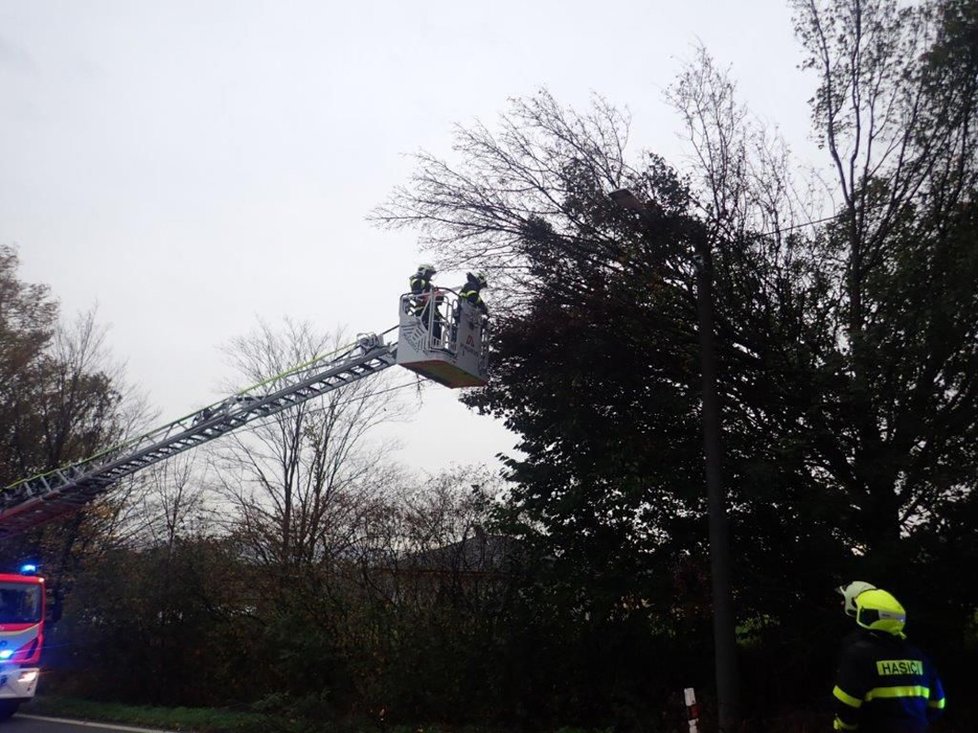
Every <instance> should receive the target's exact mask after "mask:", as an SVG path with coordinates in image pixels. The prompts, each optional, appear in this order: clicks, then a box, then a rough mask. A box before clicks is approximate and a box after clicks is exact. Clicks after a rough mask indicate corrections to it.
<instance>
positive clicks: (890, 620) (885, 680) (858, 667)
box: [832, 580, 944, 733]
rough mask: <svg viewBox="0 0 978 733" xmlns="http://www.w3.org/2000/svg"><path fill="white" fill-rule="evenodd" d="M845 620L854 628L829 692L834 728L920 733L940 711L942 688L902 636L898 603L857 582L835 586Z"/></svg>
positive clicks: (925, 660) (927, 664) (872, 732)
mask: <svg viewBox="0 0 978 733" xmlns="http://www.w3.org/2000/svg"><path fill="white" fill-rule="evenodd" d="M837 590H838V592H839V593H841V594H842V596H843V599H844V600H843V605H844V608H845V612H846V615H847V616H852V617H853V618H855V620H856V623H857V624H858V625H859V627H860V628H859V630H858V631H857V632H855V633H854V634H853V635H852V636H850V637H848V638H847V639H846V643H845V648H844V649H843V652H842V659H841V661H840V664H839V671H838V674H837V675H836V685H835V689H833V690H832V695H833V697H834V698H835V711H836V715H835V723H834V726H833V727H834V728H835V730H842V731H857V730H858V731H860V733H923V732H924V731H926V730H927V727H928V725H929V724H930V723H931V722H932V721H933V720H934V719H936V718H937V717H938V716H940V714H941V713H942V712H943V710H944V690H943V688H942V686H941V680H940V678H939V677H938V675H937V670H935V669H934V666H933V664H931V662H930V660H929V659H928V658H927V657H926V656H925V655H924V654H923V653H922V652H921V651H920V650H919V649H917V648H916V647H915V646H913V645H912V644H910V643H909V642H908V641H907V640H906V639H907V637H906V634H904V633H903V627H904V624H905V623H906V620H907V614H906V611H905V610H904V609H903V606H901V605H900V602H899V601H897V599H896V598H894V597H893V596H892V595H891V594H890V593H888V592H886V591H885V590H881V589H879V588H876V587H875V586H873V585H872V584H870V583H866V582H864V581H861V580H857V581H855V582H852V583H849V584H848V585H845V586H841V587H839V588H838V589H837Z"/></svg>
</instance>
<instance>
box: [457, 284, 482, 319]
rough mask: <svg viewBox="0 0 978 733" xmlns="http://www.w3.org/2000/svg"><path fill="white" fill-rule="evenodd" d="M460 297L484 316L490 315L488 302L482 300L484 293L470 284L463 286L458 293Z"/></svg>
mask: <svg viewBox="0 0 978 733" xmlns="http://www.w3.org/2000/svg"><path fill="white" fill-rule="evenodd" d="M458 297H459V298H461V299H462V300H464V301H465V302H467V303H468V304H469V305H473V306H475V307H476V308H478V309H479V310H480V311H482V314H483V315H486V316H488V315H489V308H488V307H487V306H486V302H485V301H484V300H483V299H482V293H480V292H479V290H478V289H477V288H475V287H473V286H472V285H471V284H470V283H466V284H465V285H463V286H462V289H461V290H459V292H458Z"/></svg>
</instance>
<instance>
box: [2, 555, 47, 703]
mask: <svg viewBox="0 0 978 733" xmlns="http://www.w3.org/2000/svg"><path fill="white" fill-rule="evenodd" d="M33 572H36V567H34V566H32V565H25V566H24V567H23V568H22V570H21V574H13V573H0V719H4V718H9V717H10V716H11V715H13V714H14V713H15V712H16V711H17V707H18V706H19V705H20V703H22V702H26V701H28V700H30V699H31V698H33V697H34V693H35V692H36V691H37V678H38V676H39V674H40V663H41V647H42V645H43V644H44V613H45V599H44V595H45V594H44V578H41V577H38V576H37V575H34V574H32V573H33Z"/></svg>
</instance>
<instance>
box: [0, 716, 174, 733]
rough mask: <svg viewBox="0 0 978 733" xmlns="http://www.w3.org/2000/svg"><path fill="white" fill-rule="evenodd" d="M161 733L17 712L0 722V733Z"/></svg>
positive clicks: (111, 724) (148, 729) (124, 726)
mask: <svg viewBox="0 0 978 733" xmlns="http://www.w3.org/2000/svg"><path fill="white" fill-rule="evenodd" d="M127 732H128V733H163V732H162V731H152V730H151V729H150V728H132V727H130V726H127V725H116V724H115V723H90V722H87V721H81V720H66V719H64V718H45V717H41V716H37V715H29V714H24V715H21V714H17V715H15V716H14V717H12V718H11V719H10V720H5V721H3V722H2V723H0V733H127Z"/></svg>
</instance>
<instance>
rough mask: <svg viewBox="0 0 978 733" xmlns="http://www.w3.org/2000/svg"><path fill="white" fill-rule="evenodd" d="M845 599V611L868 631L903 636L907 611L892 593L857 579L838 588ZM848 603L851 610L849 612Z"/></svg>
mask: <svg viewBox="0 0 978 733" xmlns="http://www.w3.org/2000/svg"><path fill="white" fill-rule="evenodd" d="M839 590H840V591H841V592H842V595H843V597H844V598H845V599H846V600H845V602H846V613H847V614H848V615H850V616H855V618H856V623H857V624H859V625H860V626H862V627H863V628H864V629H869V630H870V631H883V632H886V633H887V634H892V635H893V636H899V637H901V638H902V637H903V635H904V634H903V627H904V626H905V625H906V623H907V612H906V610H905V609H904V608H903V606H902V605H901V604H900V601H898V600H897V599H896V598H895V597H894V596H893V594H892V593H889V592H887V591H885V590H881V589H880V588H876V587H874V586H873V585H871V584H869V583H866V582H865V581H861V580H857V581H855V582H853V583H850V584H849V585H847V586H844V587H843V588H840V589H839ZM850 605H851V606H852V610H853V612H850V608H849V607H850Z"/></svg>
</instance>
